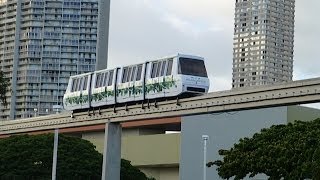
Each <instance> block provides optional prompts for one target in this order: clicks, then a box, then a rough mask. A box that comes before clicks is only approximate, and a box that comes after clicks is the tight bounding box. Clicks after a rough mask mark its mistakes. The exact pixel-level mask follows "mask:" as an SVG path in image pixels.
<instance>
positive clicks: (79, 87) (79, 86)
mask: <svg viewBox="0 0 320 180" xmlns="http://www.w3.org/2000/svg"><path fill="white" fill-rule="evenodd" d="M82 84H83V77H82V78H80V79H79V81H78V88H77V91H80V89H81V87H82Z"/></svg>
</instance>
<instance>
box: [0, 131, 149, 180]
mask: <svg viewBox="0 0 320 180" xmlns="http://www.w3.org/2000/svg"><path fill="white" fill-rule="evenodd" d="M52 154H53V134H42V135H19V136H11V137H8V138H4V139H0V179H33V180H36V179H51V168H52ZM101 170H102V154H100V153H99V152H98V151H96V150H95V146H94V145H93V144H92V143H91V142H89V141H87V140H83V139H81V138H77V137H70V136H65V135H63V134H60V135H59V146H58V159H57V179H71V180H72V179H77V180H81V179H85V180H95V179H101ZM133 179H135V180H149V179H148V178H147V177H146V175H145V174H144V173H142V172H141V171H140V170H139V169H137V168H135V167H133V166H132V165H131V164H130V161H127V160H121V180H133Z"/></svg>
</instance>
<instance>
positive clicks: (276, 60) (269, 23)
mask: <svg viewBox="0 0 320 180" xmlns="http://www.w3.org/2000/svg"><path fill="white" fill-rule="evenodd" d="M294 13H295V0H236V6H235V23H234V25H235V27H234V43H233V46H234V48H233V73H232V88H241V87H248V86H256V85H268V84H274V83H278V82H287V81H291V80H292V68H293V38H294Z"/></svg>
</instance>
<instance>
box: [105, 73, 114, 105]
mask: <svg viewBox="0 0 320 180" xmlns="http://www.w3.org/2000/svg"><path fill="white" fill-rule="evenodd" d="M114 74H115V71H114V70H110V71H109V72H107V73H106V75H105V81H104V86H105V96H106V104H107V105H109V104H114V103H115V98H114V96H115V89H114V88H115V86H114V84H113V83H114Z"/></svg>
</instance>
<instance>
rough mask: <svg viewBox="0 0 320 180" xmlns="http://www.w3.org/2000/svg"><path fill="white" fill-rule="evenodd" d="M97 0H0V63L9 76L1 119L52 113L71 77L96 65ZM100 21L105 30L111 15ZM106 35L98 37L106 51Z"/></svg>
mask: <svg viewBox="0 0 320 180" xmlns="http://www.w3.org/2000/svg"><path fill="white" fill-rule="evenodd" d="M98 5H99V0H0V69H1V71H3V72H4V73H5V75H6V76H7V77H10V82H11V87H10V92H8V94H7V95H8V98H7V101H8V103H9V105H8V106H7V107H3V106H0V110H1V111H0V120H1V119H17V118H27V117H33V116H38V115H46V114H51V113H54V108H56V107H59V106H61V105H62V98H63V94H64V91H65V89H66V87H67V83H68V79H69V77H70V76H71V75H75V74H79V73H85V72H89V71H94V70H95V65H96V61H97V54H96V53H97V41H98V40H97V39H99V38H98V37H97V36H98V24H99V23H98V14H100V13H101V12H98V7H99V6H98ZM105 9H106V11H104V12H105V13H107V14H106V16H107V17H109V12H107V11H109V8H108V7H105ZM99 11H100V10H99ZM99 18H100V17H99ZM107 20H108V19H107ZM103 23H104V25H103V26H104V28H102V30H105V28H106V27H107V26H108V23H109V21H106V22H103ZM106 24H107V25H106ZM106 33H108V30H106ZM101 34H103V32H102V33H101ZM103 36H107V34H105V33H104V34H103ZM106 39H107V38H102V39H101V42H100V43H102V44H103V43H105V46H104V47H106V49H104V50H103V51H104V52H106V51H107V42H102V41H103V40H106ZM105 61H106V57H105ZM105 64H106V63H105Z"/></svg>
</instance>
